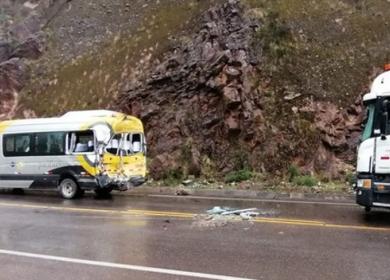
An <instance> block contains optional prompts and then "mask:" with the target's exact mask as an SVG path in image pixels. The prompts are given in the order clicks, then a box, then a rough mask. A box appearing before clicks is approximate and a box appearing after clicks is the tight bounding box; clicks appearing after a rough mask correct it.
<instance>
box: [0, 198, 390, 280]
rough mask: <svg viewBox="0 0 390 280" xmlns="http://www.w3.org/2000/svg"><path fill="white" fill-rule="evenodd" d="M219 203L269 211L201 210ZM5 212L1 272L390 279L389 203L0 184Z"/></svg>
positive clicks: (17, 275) (25, 275) (5, 275)
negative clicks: (105, 194)
mask: <svg viewBox="0 0 390 280" xmlns="http://www.w3.org/2000/svg"><path fill="white" fill-rule="evenodd" d="M217 205H218V206H229V207H238V208H251V207H256V208H259V209H260V213H261V214H262V216H260V217H258V218H256V219H253V220H251V221H236V220H227V221H224V220H222V221H219V223H214V222H210V221H209V220H205V219H204V217H203V216H199V214H204V213H205V212H206V210H207V209H210V208H212V207H214V206H217ZM0 211H1V215H0V224H1V227H0V263H1V273H0V279H229V278H228V276H229V277H232V278H230V279H234V278H233V277H235V278H247V279H390V270H389V268H388V264H389V258H390V240H389V239H390V211H388V210H374V211H373V212H372V213H370V214H368V215H366V214H365V213H364V211H363V210H362V209H361V208H359V207H358V206H355V205H354V204H353V203H321V202H320V203H311V202H310V203H307V202H305V203H300V202H288V201H285V202H283V201H261V200H238V199H233V200H223V199H218V200H215V199H201V198H191V197H159V196H155V197H137V196H121V195H118V196H117V195H114V196H112V197H110V198H105V199H97V198H95V197H94V196H93V195H88V194H87V195H86V196H85V197H84V198H83V199H79V200H74V201H66V200H62V199H61V198H59V197H58V196H57V195H56V194H54V193H53V194H47V193H45V194H42V193H26V194H25V195H14V194H11V193H7V192H3V193H2V192H0Z"/></svg>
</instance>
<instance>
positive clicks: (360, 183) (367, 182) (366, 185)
mask: <svg viewBox="0 0 390 280" xmlns="http://www.w3.org/2000/svg"><path fill="white" fill-rule="evenodd" d="M357 187H358V188H362V189H367V190H369V189H371V179H358V180H357Z"/></svg>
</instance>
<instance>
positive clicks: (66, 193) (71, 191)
mask: <svg viewBox="0 0 390 280" xmlns="http://www.w3.org/2000/svg"><path fill="white" fill-rule="evenodd" d="M58 188H59V191H60V194H61V196H62V197H63V198H65V199H74V198H76V197H77V195H78V194H79V186H78V185H77V183H76V181H75V180H74V179H72V178H64V179H62V180H61V182H60V184H59V186H58Z"/></svg>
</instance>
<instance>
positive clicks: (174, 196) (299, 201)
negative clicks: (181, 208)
mask: <svg viewBox="0 0 390 280" xmlns="http://www.w3.org/2000/svg"><path fill="white" fill-rule="evenodd" d="M148 197H158V198H180V199H194V198H195V199H200V200H202V199H203V200H227V201H252V202H272V203H291V204H318V205H335V206H354V207H358V205H357V204H355V203H350V202H327V201H303V200H283V199H262V198H233V197H214V196H195V195H188V196H180V195H168V194H149V195H148Z"/></svg>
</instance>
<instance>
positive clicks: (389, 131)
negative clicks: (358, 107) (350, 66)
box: [355, 65, 390, 212]
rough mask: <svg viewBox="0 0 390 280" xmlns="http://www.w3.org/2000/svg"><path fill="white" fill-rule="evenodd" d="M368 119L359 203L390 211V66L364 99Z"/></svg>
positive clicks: (361, 151)
mask: <svg viewBox="0 0 390 280" xmlns="http://www.w3.org/2000/svg"><path fill="white" fill-rule="evenodd" d="M363 104H364V106H365V108H366V110H367V111H366V118H365V120H364V122H363V127H364V129H363V133H362V136H361V143H360V145H359V147H358V156H357V168H356V171H357V181H356V186H355V190H356V202H357V203H358V204H359V205H362V206H364V207H365V210H366V211H367V212H368V211H370V210H371V208H372V207H382V208H390V123H389V113H390V65H386V66H385V72H383V73H382V74H380V75H379V76H378V77H376V79H375V80H374V82H373V84H372V86H371V90H370V92H369V93H367V94H365V95H364V97H363Z"/></svg>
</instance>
